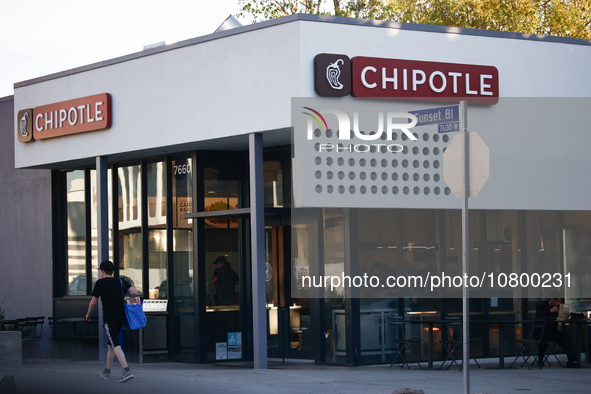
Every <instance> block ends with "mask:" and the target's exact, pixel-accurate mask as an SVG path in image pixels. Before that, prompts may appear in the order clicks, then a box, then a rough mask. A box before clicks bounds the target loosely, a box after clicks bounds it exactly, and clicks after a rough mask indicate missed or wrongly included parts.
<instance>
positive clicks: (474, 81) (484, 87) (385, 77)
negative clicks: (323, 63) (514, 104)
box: [315, 54, 499, 104]
mask: <svg viewBox="0 0 591 394" xmlns="http://www.w3.org/2000/svg"><path fill="white" fill-rule="evenodd" d="M322 56H327V54H321V55H318V56H316V59H315V64H318V63H320V61H319V60H318V58H319V57H322ZM332 56H333V57H334V55H332ZM341 56H343V57H346V56H344V55H341ZM331 60H332V62H331V66H332V67H333V68H334V65H335V64H337V61H338V59H337V60H335V59H334V58H333V59H331ZM346 60H348V58H347V59H346ZM342 64H347V62H346V61H343V62H342ZM350 64H351V80H350V81H346V82H344V81H340V83H341V84H343V85H344V84H346V83H350V84H351V85H350V86H351V95H353V96H355V97H373V98H391V99H404V100H424V99H430V100H433V101H447V102H457V101H459V100H468V101H469V102H471V103H478V104H496V103H497V102H498V99H499V72H498V70H497V68H496V67H494V66H481V65H472V64H457V63H440V62H424V61H417V60H400V59H384V58H374V57H354V58H353V59H351V60H350ZM321 71H323V70H321ZM319 74H321V72H319V71H318V70H316V84H318V83H319V82H322V81H321V80H322V75H319ZM326 74H327V76H328V75H329V73H328V72H327V73H326ZM341 74H342V75H344V73H341ZM325 85H326V84H325ZM330 85H331V84H329V86H330ZM341 90H342V89H341ZM316 91H317V92H319V89H316ZM319 94H320V93H319ZM320 95H325V94H320Z"/></svg>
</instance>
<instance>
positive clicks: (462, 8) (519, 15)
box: [239, 0, 591, 38]
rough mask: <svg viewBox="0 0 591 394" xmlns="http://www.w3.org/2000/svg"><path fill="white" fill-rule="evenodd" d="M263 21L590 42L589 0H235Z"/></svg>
mask: <svg viewBox="0 0 591 394" xmlns="http://www.w3.org/2000/svg"><path fill="white" fill-rule="evenodd" d="M239 2H240V6H241V14H240V15H245V14H251V15H253V16H254V17H255V21H256V18H257V17H262V18H263V19H272V18H278V17H281V16H286V15H291V14H296V13H309V14H325V15H336V16H346V17H352V18H366V19H377V20H389V21H394V22H407V23H419V24H427V25H442V26H453V27H468V28H475V29H484V30H497V31H511V32H517V33H529V34H545V35H555V36H564V37H578V38H591V0H299V1H298V0H239Z"/></svg>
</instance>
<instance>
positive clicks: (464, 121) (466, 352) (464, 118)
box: [460, 101, 470, 394]
mask: <svg viewBox="0 0 591 394" xmlns="http://www.w3.org/2000/svg"><path fill="white" fill-rule="evenodd" d="M460 133H461V135H462V168H463V170H462V172H463V178H464V181H463V186H464V187H463V189H464V192H463V195H462V275H463V277H464V280H466V279H467V278H468V273H469V264H468V258H469V255H468V245H469V243H468V197H470V160H469V158H470V156H469V146H470V145H469V143H468V142H469V141H468V104H467V102H466V101H460ZM469 295H470V294H469V289H468V286H467V283H464V286H463V288H462V310H463V315H462V321H463V324H462V330H463V333H462V334H463V335H462V337H463V341H464V343H463V355H462V359H463V364H464V368H463V369H462V370H463V375H464V394H470V326H469V319H468V318H469V316H470V298H469Z"/></svg>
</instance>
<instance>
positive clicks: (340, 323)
mask: <svg viewBox="0 0 591 394" xmlns="http://www.w3.org/2000/svg"><path fill="white" fill-rule="evenodd" d="M344 270H345V244H344V239H343V212H342V210H341V209H324V275H338V276H340V275H342V273H343V272H344ZM344 301H345V288H344V287H338V288H336V289H335V290H334V291H332V292H330V290H326V293H325V299H324V326H325V338H326V340H325V344H326V346H325V355H326V361H327V362H334V363H344V362H345V361H346V356H347V337H346V323H345V322H346V319H345V307H344Z"/></svg>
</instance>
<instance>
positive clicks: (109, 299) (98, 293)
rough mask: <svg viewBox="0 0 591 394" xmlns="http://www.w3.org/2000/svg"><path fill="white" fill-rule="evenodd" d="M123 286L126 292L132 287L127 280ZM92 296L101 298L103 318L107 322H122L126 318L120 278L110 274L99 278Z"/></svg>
mask: <svg viewBox="0 0 591 394" xmlns="http://www.w3.org/2000/svg"><path fill="white" fill-rule="evenodd" d="M123 286H124V288H125V291H126V292H127V291H128V290H129V288H130V287H131V285H130V284H129V283H128V282H127V281H125V280H124V281H123ZM92 296H93V297H96V298H100V299H101V302H102V303H103V320H104V322H105V323H120V322H121V321H122V320H123V319H125V310H124V309H123V293H122V290H121V282H120V281H119V279H117V278H114V277H110V276H108V277H106V278H103V279H99V280H97V281H96V283H95V284H94V289H93V290H92Z"/></svg>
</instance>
